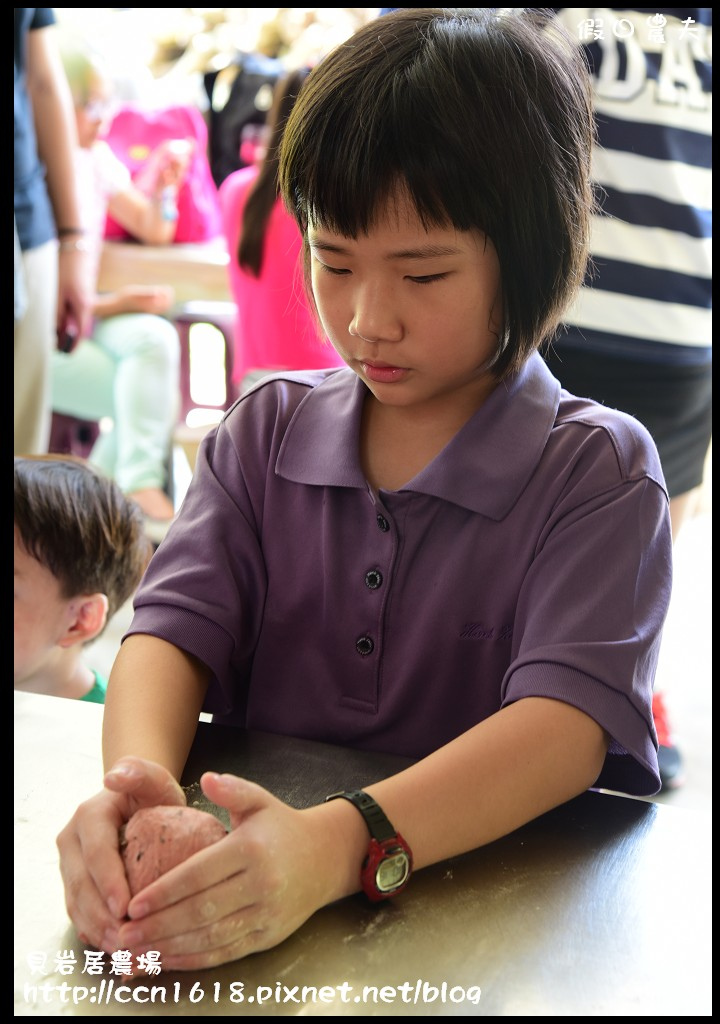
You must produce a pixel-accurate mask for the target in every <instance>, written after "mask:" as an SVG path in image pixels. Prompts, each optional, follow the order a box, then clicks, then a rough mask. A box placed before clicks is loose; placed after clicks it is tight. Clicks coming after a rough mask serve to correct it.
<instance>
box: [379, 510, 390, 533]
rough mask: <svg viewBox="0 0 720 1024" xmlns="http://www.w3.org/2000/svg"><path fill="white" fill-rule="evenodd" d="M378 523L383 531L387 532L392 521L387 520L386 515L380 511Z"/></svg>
mask: <svg viewBox="0 0 720 1024" xmlns="http://www.w3.org/2000/svg"><path fill="white" fill-rule="evenodd" d="M377 524H378V526H379V527H380V529H381V530H382V532H383V533H387V532H388V530H389V529H390V523H389V522H388V521H387V519H386V518H385V516H381V515H380V513H378V517H377Z"/></svg>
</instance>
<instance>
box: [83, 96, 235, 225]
mask: <svg viewBox="0 0 720 1024" xmlns="http://www.w3.org/2000/svg"><path fill="white" fill-rule="evenodd" d="M103 137H104V140H105V142H107V144H108V145H109V146H110V148H111V149H112V151H113V152H114V153H115V155H116V156H117V157H118V158H119V159H120V160H122V162H123V163H124V164H125V166H126V167H127V168H128V170H129V171H130V174H131V176H132V178H133V181H135V182H136V183H137V184H138V186H139V187H141V188H142V189H143V191H148V189H147V188H146V187H144V186H145V185H146V183H147V179H148V178H149V177H150V178H152V171H153V167H152V161H153V157H152V154H153V152H154V151H156V150H157V147H158V146H160V145H161V143H168V142H181V141H189V142H191V143H192V146H193V150H192V154H191V156H190V163H189V166H188V171H187V174H186V176H185V178H184V180H183V183H182V185H181V186H180V188H179V190H178V193H177V197H176V204H177V230H176V233H175V242H176V243H184V242H208V241H210V240H211V239H213V238H218V237H220V236H221V234H222V221H221V218H220V204H219V200H218V195H217V186H216V185H215V182H214V180H213V176H212V172H211V170H210V163H209V161H208V156H207V141H208V132H207V125H206V124H205V120H204V118H203V116H202V114H201V113H200V111H199V110H197V109H196V108H195V107H191V106H179V105H178V106H167V107H161V108H159V109H156V110H147V109H144V108H142V107H140V106H137V105H135V104H131V103H128V104H124V105H123V106H122V107H121V108H120V110H119V111H118V112H117V114H116V115H115V116H114V117H113V119H112V121H111V122H110V125H109V127H108V129H107V132H106V134H105V135H104V136H103ZM105 238H108V239H111V240H114V241H128V240H129V239H131V238H132V235H130V234H129V233H128V232H127V231H126V230H125V229H124V228H123V227H122V226H121V225H120V224H118V223H117V221H115V220H114V219H113V218H112V217H111V216H110V215H109V214H108V217H107V220H106V223H105Z"/></svg>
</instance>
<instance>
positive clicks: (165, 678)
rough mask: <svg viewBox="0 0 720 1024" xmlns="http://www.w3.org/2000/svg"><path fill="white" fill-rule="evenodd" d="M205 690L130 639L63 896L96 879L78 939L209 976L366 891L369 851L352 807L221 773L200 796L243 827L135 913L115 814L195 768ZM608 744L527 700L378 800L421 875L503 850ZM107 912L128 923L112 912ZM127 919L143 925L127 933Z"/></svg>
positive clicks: (579, 722) (170, 877)
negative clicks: (500, 844)
mask: <svg viewBox="0 0 720 1024" xmlns="http://www.w3.org/2000/svg"><path fill="white" fill-rule="evenodd" d="M131 680H133V681H137V682H131ZM204 686H205V681H204V674H203V672H202V670H201V669H200V668H199V666H198V665H197V664H195V663H194V662H193V660H192V659H189V658H188V657H187V656H186V655H184V654H182V652H180V651H178V650H177V649H176V648H174V647H172V646H171V645H169V644H167V643H165V642H164V641H161V640H156V639H154V638H151V637H145V636H134V637H130V638H128V640H126V641H125V643H124V644H123V648H122V650H121V654H120V656H119V657H118V660H117V662H116V666H115V668H114V669H113V674H112V676H111V683H110V687H109V692H108V703H107V705H106V715H105V726H104V732H103V751H104V757H105V763H106V765H107V766H108V767H109V766H110V765H112V764H113V761H114V759H115V758H123V760H121V761H120V762H119V764H118V766H117V768H116V770H113V771H110V772H109V774H108V776H106V786H107V787H108V789H107V790H106V793H105V795H104V800H103V799H102V798H103V794H101V795H100V796H99V797H97V798H93V800H91V801H88V803H87V804H86V805H83V807H82V808H80V810H79V811H78V812H77V814H76V816H75V819H73V822H71V824H70V826H68V828H67V829H66V830H65V833H64V834H62V835H61V840H60V842H61V853H63V873H64V877H65V879H66V889H67V888H68V883H69V881H70V879H80V880H82V879H83V878H85V883H84V885H83V888H84V890H85V891H86V892H88V891H89V892H90V895H91V896H93V897H94V899H91V898H90V896H87V895H86V896H84V897H83V899H82V900H81V899H80V898H78V897H76V898H75V899H74V900H72V901H71V900H70V899H69V902H68V909H69V911H70V913H71V916H72V917H73V919H74V921H75V924H76V926H77V927H78V929H79V930H80V931H81V932H82V933H83V934H85V935H86V936H88V937H89V938H90V940H91V941H93V942H94V943H95V944H96V945H100V946H101V948H105V949H106V950H111V949H119V948H122V949H131V950H133V951H134V952H141V951H145V950H147V949H150V948H152V949H159V950H160V951H161V954H162V959H163V966H164V967H165V968H166V969H177V970H191V969H200V968H204V967H209V966H213V965H216V964H220V963H225V962H229V961H232V960H235V959H237V958H239V957H242V956H245V955H247V954H249V953H252V952H257V951H259V950H262V949H268V948H270V947H272V946H274V945H276V944H277V943H278V942H281V941H282V940H283V939H284V938H286V937H287V936H288V935H290V934H291V933H292V932H293V931H295V930H296V929H297V928H298V927H299V926H300V925H301V924H302V923H303V922H304V921H306V920H307V918H308V917H310V916H311V915H312V914H313V913H314V912H315V911H316V910H318V909H319V908H320V907H322V906H325V905H326V904H328V903H331V902H333V901H334V900H336V899H339V898H342V897H344V896H347V895H349V894H351V893H354V892H357V891H358V890H359V889H360V867H361V864H362V861H363V859H364V857H365V854H366V853H367V849H368V843H369V835H368V832H367V827H366V825H365V823H364V821H363V819H362V817H361V815H360V814H359V813H358V811H357V810H356V808H354V807H353V806H352V805H350V804H349V803H348V802H347V801H344V800H334V801H331V802H330V803H327V804H320V805H318V806H316V807H311V808H309V809H307V810H296V809H294V808H292V807H290V806H288V805H287V804H285V803H283V802H282V801H281V800H278V799H277V798H275V797H274V796H272V795H271V794H270V793H268V792H267V791H266V790H264V789H262V788H261V787H260V786H257V785H255V784H253V783H250V782H247V781H245V780H243V779H240V778H237V777H235V776H232V775H216V774H214V773H212V772H209V773H206V775H204V776H203V779H202V785H203V789H204V791H205V793H206V795H207V796H208V797H209V799H211V800H212V801H214V802H215V803H217V804H218V805H220V806H223V807H226V808H227V809H228V810H229V812H230V819H231V824H232V831H231V832H230V833H229V834H228V836H227V837H226V838H225V839H223V840H221V841H220V842H219V843H217V844H214V845H213V846H212V847H210V848H208V849H207V850H203V851H202V852H201V853H199V854H196V855H195V856H194V857H192V858H190V860H188V861H187V862H185V864H182V865H180V866H179V867H177V868H174V869H173V870H172V871H170V872H168V873H167V874H166V875H164V876H163V877H161V878H160V879H158V880H157V881H156V882H154V883H153V884H152V885H150V886H148V887H147V888H146V889H145V890H143V891H142V892H141V893H138V894H137V895H136V896H135V897H134V898H133V899H132V900H131V901H130V902H129V903H128V902H127V888H126V886H125V883H124V876H122V875H121V872H122V868H121V865H120V859H119V856H113V857H109V855H108V849H107V844H108V838H109V837H110V835H111V832H110V830H109V828H108V827H107V826H108V808H109V807H111V808H112V809H113V812H114V814H115V819H114V820H113V819H112V818H111V819H110V823H111V824H112V827H113V828H115V833H113V834H116V831H117V826H116V824H115V822H116V820H117V816H118V804H117V803H110V804H109V803H108V801H109V800H110V801H118V800H120V801H121V806H122V808H123V810H125V811H127V810H128V809H129V808H128V806H127V804H126V803H125V804H123V803H122V801H127V800H128V799H129V797H130V795H131V794H130V790H132V792H133V793H135V794H136V796H135V803H137V794H138V793H141V794H142V793H143V790H144V789H147V790H148V793H149V794H150V795H151V796H152V794H153V793H155V791H156V790H157V788H158V787H159V786H160V784H161V783H162V781H163V779H165V780H166V782H165V784H166V785H167V787H168V789H169V788H170V786H171V783H172V780H171V778H170V774H169V773H172V774H173V775H174V776H175V777H176V778H178V777H179V776H180V773H181V772H182V770H183V767H184V764H185V760H186V758H187V754H188V751H189V748H190V744H191V742H192V738H193V736H194V733H195V728H196V723H197V715H198V713H199V710H200V706H201V701H202V695H203V694H204ZM168 693H170V694H172V697H171V699H168V696H167V695H168ZM606 748H607V739H606V737H605V735H604V733H603V730H602V729H601V728H600V726H598V725H597V724H596V723H595V722H594V721H593V720H592V719H591V718H589V717H588V716H587V715H586V714H584V713H583V712H581V711H579V710H577V709H576V708H574V707H572V706H570V705H568V704H565V703H562V702H560V701H555V700H549V699H546V698H525V699H523V700H520V701H518V702H517V703H515V704H513V705H510V706H508V707H506V708H504V709H503V710H501V711H499V712H498V713H497V714H495V715H493V716H491V717H490V718H489V719H487V720H486V721H484V722H482V723H480V724H479V725H477V726H475V727H474V728H472V729H470V730H469V731H468V732H467V733H465V734H464V735H462V736H460V737H458V738H457V739H456V740H454V741H453V742H451V743H449V744H448V745H447V746H445V747H443V748H441V749H440V750H438V751H436V752H435V753H433V754H431V755H430V756H429V757H427V758H425V759H424V760H422V761H420V762H418V763H417V764H416V765H413V766H412V767H410V768H408V769H406V770H405V771H403V772H401V773H399V774H398V775H395V776H393V777H392V778H389V779H386V780H384V781H383V782H379V783H377V784H375V785H373V786H369V787H368V789H367V791H368V792H369V793H370V794H371V795H372V796H374V797H375V799H376V800H377V801H378V802H379V804H380V806H381V807H382V808H383V810H384V811H385V813H386V814H387V816H388V817H389V818H390V820H391V821H392V822H393V824H394V826H395V827H396V828H397V829H398V830H399V831H400V832H401V833H402V835H403V836H404V838H405V839H406V840H407V842H408V843H409V845H410V847H411V849H412V852H413V857H414V862H415V868H416V869H417V868H422V867H424V866H426V865H429V864H432V863H435V862H437V861H440V860H443V859H446V858H448V857H451V856H455V855H459V854H461V853H464V852H466V851H468V850H472V849H475V848H476V847H478V846H482V845H484V844H485V843H488V842H491V841H493V840H494V839H497V838H499V837H500V836H502V835H505V834H507V833H508V832H511V831H513V830H514V829H516V828H518V827H519V826H520V825H522V824H524V823H525V822H527V821H529V820H531V819H532V818H535V817H537V816H538V815H539V814H542V813H544V812H545V811H547V810H549V809H551V808H552V807H555V806H557V805H558V804H561V803H563V802H565V801H566V800H568V799H570V798H572V797H573V796H575V795H577V794H579V793H581V792H583V791H584V790H586V789H587V788H588V787H589V786H591V785H592V784H593V782H594V781H595V780H596V779H597V777H598V775H599V773H600V770H601V767H602V764H603V760H604V757H605V753H606ZM127 755H135V757H136V758H147V759H148V761H150V762H153V763H154V764H155V765H161V766H164V768H165V769H167V770H168V774H167V775H166V774H165V773H164V772H163V770H162V769H161V768H160V767H154V766H153V765H147V764H146V762H145V761H138V760H135V759H134V758H133V757H130V758H129V759H128V760H125V758H126V757H127ZM168 779H170V781H169V782H168V781H167V780H168ZM110 791H112V792H110ZM94 801H95V802H94ZM148 802H152V800H151V799H149V800H148ZM154 802H168V801H159V800H157V799H155V800H154ZM98 815H100V819H99V818H98ZM102 818H104V821H105V826H106V827H105V830H104V834H103V835H102V836H101V832H100V830H99V829H98V820H102ZM124 820H127V819H124ZM328 836H332V842H328ZM116 843H117V841H116V840H115V844H116ZM103 847H104V848H103ZM116 848H117V847H116V845H115V850H116ZM98 862H100V863H102V864H104V865H106V867H103V868H102V869H99V868H98V867H97V865H98ZM108 862H111V863H110V864H109V863H108ZM85 865H87V867H85ZM111 869H112V870H111ZM93 875H94V877H93ZM88 876H89V877H88ZM410 885H412V880H411V881H410ZM101 893H102V895H100V894H101ZM109 905H114V906H116V907H119V909H120V911H121V912H120V913H118V914H117V915H116V916H115V917H113V915H112V914H111V913H110V912H109V909H108V907H109ZM88 907H91V908H92V913H89V912H88V910H87V909H86V908H88ZM125 910H127V911H128V914H129V916H130V918H131V920H130V922H125V923H123V922H122V918H123V917H124V914H125Z"/></svg>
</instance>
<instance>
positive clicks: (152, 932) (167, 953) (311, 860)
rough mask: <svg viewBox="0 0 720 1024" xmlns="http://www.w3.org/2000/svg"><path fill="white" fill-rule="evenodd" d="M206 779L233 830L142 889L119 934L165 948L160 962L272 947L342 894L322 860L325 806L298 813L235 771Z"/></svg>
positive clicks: (199, 961) (204, 959) (142, 947)
mask: <svg viewBox="0 0 720 1024" xmlns="http://www.w3.org/2000/svg"><path fill="white" fill-rule="evenodd" d="M201 784H202V788H203V791H204V792H205V794H206V795H207V796H208V798H209V799H210V800H212V801H213V802H214V803H216V804H218V805H219V806H221V807H225V808H227V809H228V810H229V811H230V823H231V828H232V831H231V832H229V833H228V835H227V836H226V838H224V839H221V840H219V842H216V843H214V844H213V845H212V846H210V847H208V848H207V849H205V850H201V851H200V852H199V853H196V854H194V855H193V856H192V857H190V858H189V859H188V860H187V861H185V862H184V863H183V864H180V865H178V866H177V867H175V868H173V869H172V870H171V871H168V872H167V873H166V874H165V875H163V876H162V877H161V878H159V879H158V880H157V881H155V882H153V883H152V884H151V885H148V886H147V887H146V888H145V889H143V890H142V891H141V892H139V893H137V894H136V896H135V897H134V898H133V899H132V900H131V901H130V904H129V906H128V913H129V916H130V918H131V921H130V922H129V923H126V924H123V925H122V926H121V928H120V930H119V933H118V936H117V948H118V949H129V950H131V951H132V952H133V953H134V954H136V955H137V954H138V953H142V952H146V951H147V950H150V949H153V950H159V951H160V953H161V957H162V966H163V969H164V970H199V969H203V968H206V967H213V966H216V965H218V964H223V963H228V962H230V961H232V960H237V959H239V958H240V957H243V956H247V955H248V954H249V953H255V952H259V951H260V950H265V949H269V948H270V947H272V946H275V945H277V944H278V943H279V942H282V940H283V939H285V938H287V936H289V935H290V934H292V932H294V931H295V930H296V929H297V928H299V927H300V925H302V924H303V923H304V922H305V921H306V920H307V919H308V918H309V917H310V916H311V915H312V914H313V913H314V912H315V911H316V910H318V909H319V908H320V907H322V906H324V905H325V904H326V903H329V902H331V901H332V900H333V899H335V898H337V896H338V895H342V893H338V892H337V891H335V890H334V886H335V884H336V883H335V882H333V880H332V879H331V875H332V872H331V871H329V870H328V869H327V864H324V863H323V856H322V853H321V851H322V849H323V848H325V850H327V842H326V837H327V830H326V829H324V828H323V827H322V823H321V822H319V821H318V820H317V818H318V812H320V814H322V811H323V805H321V806H320V807H317V808H315V807H313V808H310V809H309V810H303V811H298V810H295V809H294V808H292V807H290V806H288V805H287V804H285V803H283V802H282V801H281V800H278V799H277V798H276V797H274V796H272V795H271V794H270V793H268V792H267V791H266V790H264V789H262V788H261V787H260V786H258V785H256V784H255V783H252V782H247V781H245V780H243V779H240V778H237V777H236V776H233V775H217V774H214V773H212V772H208V773H206V774H205V775H203V777H202V779H201ZM325 856H327V853H326V854H325Z"/></svg>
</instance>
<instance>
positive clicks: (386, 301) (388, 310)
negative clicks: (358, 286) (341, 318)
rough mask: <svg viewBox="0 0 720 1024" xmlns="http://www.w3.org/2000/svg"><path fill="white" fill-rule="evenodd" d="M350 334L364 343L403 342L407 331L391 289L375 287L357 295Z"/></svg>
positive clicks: (349, 329)
mask: <svg viewBox="0 0 720 1024" xmlns="http://www.w3.org/2000/svg"><path fill="white" fill-rule="evenodd" d="M348 333H349V334H350V335H351V336H352V337H353V338H362V339H363V341H370V342H375V343H376V342H380V341H401V340H402V338H403V336H404V334H405V330H404V327H403V321H402V318H401V316H400V315H399V312H398V307H397V302H396V301H395V300H394V298H393V295H392V291H391V289H388V288H385V287H373V288H365V289H362V290H360V292H359V293H358V294H357V295H356V301H355V312H354V314H353V318H352V320H351V321H350V324H349V325H348Z"/></svg>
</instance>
